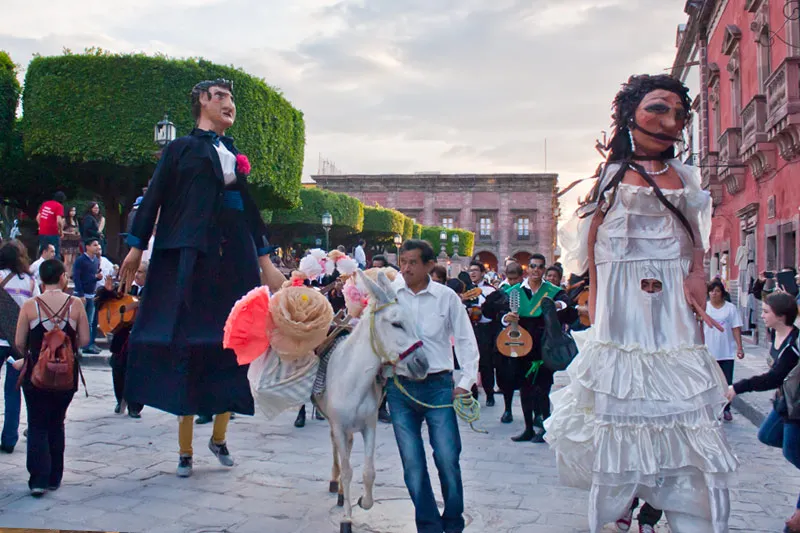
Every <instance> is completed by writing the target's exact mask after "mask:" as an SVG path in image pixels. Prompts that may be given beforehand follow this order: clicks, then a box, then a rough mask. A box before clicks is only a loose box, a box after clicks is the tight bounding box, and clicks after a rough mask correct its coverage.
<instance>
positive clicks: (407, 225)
mask: <svg viewBox="0 0 800 533" xmlns="http://www.w3.org/2000/svg"><path fill="white" fill-rule="evenodd" d="M402 235H403V240H404V241H407V240H408V239H413V238H414V221H413V220H412V219H411V217H404V218H403V234H402Z"/></svg>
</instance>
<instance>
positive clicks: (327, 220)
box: [322, 211, 333, 251]
mask: <svg viewBox="0 0 800 533" xmlns="http://www.w3.org/2000/svg"><path fill="white" fill-rule="evenodd" d="M332 226H333V217H332V216H331V214H330V213H328V212H327V211H325V212H324V213H323V214H322V229H324V230H325V250H326V251H327V250H329V249H330V247H331V240H330V231H331V227H332Z"/></svg>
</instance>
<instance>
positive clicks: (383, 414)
mask: <svg viewBox="0 0 800 533" xmlns="http://www.w3.org/2000/svg"><path fill="white" fill-rule="evenodd" d="M378 420H380V421H381V422H383V423H384V424H391V423H392V415H390V414H389V411H387V410H386V409H378Z"/></svg>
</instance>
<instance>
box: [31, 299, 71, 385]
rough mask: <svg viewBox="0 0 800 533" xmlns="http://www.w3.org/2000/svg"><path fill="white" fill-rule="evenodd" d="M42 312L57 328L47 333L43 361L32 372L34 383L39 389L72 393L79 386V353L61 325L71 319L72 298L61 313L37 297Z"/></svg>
mask: <svg viewBox="0 0 800 533" xmlns="http://www.w3.org/2000/svg"><path fill="white" fill-rule="evenodd" d="M36 301H37V302H38V304H39V309H41V310H42V311H44V313H45V315H47V319H48V320H49V321H50V324H52V326H53V329H51V330H50V331H45V334H44V338H43V339H42V348H41V350H39V359H38V360H37V361H36V364H35V365H34V366H33V368H32V369H31V384H32V385H33V386H34V387H36V388H37V389H43V390H51V391H69V390H72V388H73V387H74V386H75V365H77V364H78V363H77V361H76V359H75V350H74V347H73V346H72V339H70V337H69V335H67V334H66V333H64V331H63V330H62V329H61V327H60V326H59V324H60V323H61V321H62V320H69V312H70V309H71V308H72V298H69V299H68V300H67V301H66V302H65V303H64V305H63V306H62V307H61V310H60V311H59V312H58V313H54V312H53V310H52V309H50V307H49V306H48V305H47V304H46V303H44V301H42V299H41V298H39V297H37V298H36Z"/></svg>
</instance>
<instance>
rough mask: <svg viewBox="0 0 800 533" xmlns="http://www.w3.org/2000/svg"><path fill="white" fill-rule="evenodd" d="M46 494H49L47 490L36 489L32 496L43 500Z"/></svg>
mask: <svg viewBox="0 0 800 533" xmlns="http://www.w3.org/2000/svg"><path fill="white" fill-rule="evenodd" d="M45 492H47V491H46V490H45V489H42V488H39V487H36V488H33V489H31V496H33V497H34V498H41V497H42V496H44V493H45Z"/></svg>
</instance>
